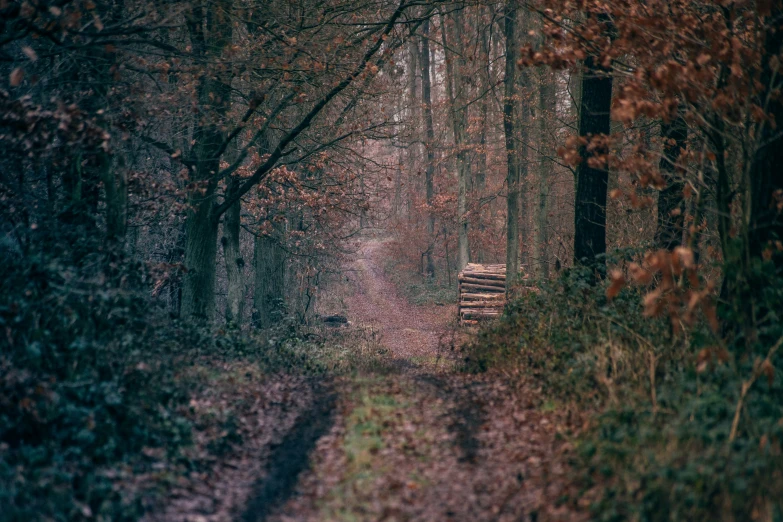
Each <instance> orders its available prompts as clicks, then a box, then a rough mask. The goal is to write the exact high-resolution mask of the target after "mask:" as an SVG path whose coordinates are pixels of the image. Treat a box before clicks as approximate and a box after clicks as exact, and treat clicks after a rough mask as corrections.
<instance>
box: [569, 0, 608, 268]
mask: <svg viewBox="0 0 783 522" xmlns="http://www.w3.org/2000/svg"><path fill="white" fill-rule="evenodd" d="M598 18H599V22H601V23H603V24H605V25H608V24H609V19H608V17H607V15H605V14H600V15H598ZM599 60H600V57H598V56H595V55H589V56H588V57H587V58H586V59H585V62H584V67H583V71H582V85H581V89H580V91H581V100H580V108H579V136H585V137H587V138H588V139H590V138H591V137H595V136H599V135H606V136H608V135H609V132H610V114H609V111H610V108H611V103H612V74H611V72H612V71H611V66H610V67H603V65H602V64H601V63H600V62H599ZM607 152H608V151H592V152H591V151H590V150H589V149H588V148H587V147H586V146H582V147H580V151H579V153H580V156H581V158H582V161H581V162H580V163H579V165H578V166H577V168H576V201H575V203H574V261H575V262H576V263H584V264H585V265H587V266H591V267H593V268H595V269H597V270H598V271H599V272H601V273H603V272H605V268H606V260H605V259H604V258H603V257H601V258H600V259H596V256H601V255H602V254H606V191H607V186H608V181H609V173H608V170H607V168H606V167H605V166H603V165H601V166H590V159H591V158H592V157H595V156H599V155H601V154H602V153H607Z"/></svg>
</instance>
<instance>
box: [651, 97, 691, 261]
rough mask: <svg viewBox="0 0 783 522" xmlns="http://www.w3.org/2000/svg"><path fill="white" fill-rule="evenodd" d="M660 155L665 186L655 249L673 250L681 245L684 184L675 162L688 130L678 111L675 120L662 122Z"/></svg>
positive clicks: (661, 199)
mask: <svg viewBox="0 0 783 522" xmlns="http://www.w3.org/2000/svg"><path fill="white" fill-rule="evenodd" d="M661 137H662V138H663V154H662V155H661V162H660V170H661V173H662V174H663V177H664V180H665V181H666V187H665V188H664V189H663V190H661V191H660V192H659V193H658V226H657V228H656V230H655V246H656V247H657V248H663V249H666V250H674V248H675V247H678V246H680V244H681V243H682V234H683V223H684V222H685V205H684V199H683V195H682V190H683V188H684V183H683V180H682V178H681V177H678V175H677V167H676V166H677V160H678V159H679V157H680V152H681V151H682V149H683V148H684V147H685V140H686V139H687V138H688V127H687V125H686V123H685V120H684V119H683V117H682V112H678V114H677V117H676V118H675V119H674V120H673V121H671V122H669V123H667V122H661Z"/></svg>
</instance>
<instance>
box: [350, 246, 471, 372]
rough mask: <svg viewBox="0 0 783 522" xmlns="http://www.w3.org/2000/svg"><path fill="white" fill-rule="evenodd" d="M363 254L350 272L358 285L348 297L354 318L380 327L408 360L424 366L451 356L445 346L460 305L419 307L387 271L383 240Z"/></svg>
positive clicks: (388, 343)
mask: <svg viewBox="0 0 783 522" xmlns="http://www.w3.org/2000/svg"><path fill="white" fill-rule="evenodd" d="M359 255H360V257H359V258H358V259H357V260H356V262H355V263H354V264H353V266H352V267H351V268H352V270H351V272H349V273H350V274H351V276H350V279H351V282H352V284H353V288H354V292H353V293H352V294H351V295H349V296H348V297H347V299H346V301H347V303H348V309H349V312H350V315H351V319H352V320H353V321H354V322H356V323H358V324H360V325H362V326H369V327H372V328H374V329H377V330H378V331H379V332H380V334H381V339H380V340H381V343H383V345H384V346H386V347H387V348H388V349H389V350H390V351H391V354H392V357H393V358H394V359H397V360H399V361H402V362H404V363H408V364H414V365H421V364H427V363H432V362H434V361H437V360H438V359H439V358H443V357H449V356H451V355H452V354H451V353H450V352H449V351H448V350H446V349H445V348H447V347H448V346H447V345H448V340H449V333H450V332H451V331H452V330H453V328H454V322H455V321H454V318H455V316H456V306H455V305H444V306H432V307H426V306H415V305H412V304H411V303H409V302H408V301H407V300H406V299H405V298H404V297H402V296H400V295H399V292H398V290H397V288H396V287H395V286H394V284H393V283H392V282H391V281H390V280H389V279H388V277H386V275H385V273H384V271H383V267H382V260H383V243H382V242H381V241H369V242H367V243H365V244H364V246H363V248H362V249H361V250H360V251H359Z"/></svg>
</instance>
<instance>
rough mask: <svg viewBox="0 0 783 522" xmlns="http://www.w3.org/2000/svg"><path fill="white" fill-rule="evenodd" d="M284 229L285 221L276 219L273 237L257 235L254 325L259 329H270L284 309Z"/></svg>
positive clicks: (278, 319) (255, 247) (255, 243)
mask: <svg viewBox="0 0 783 522" xmlns="http://www.w3.org/2000/svg"><path fill="white" fill-rule="evenodd" d="M284 228H285V227H284V223H282V222H274V226H273V234H272V235H271V236H256V238H255V242H254V250H255V259H254V265H255V288H254V291H253V324H254V325H255V326H256V328H269V327H271V326H273V325H275V324H277V323H278V322H279V321H280V319H281V318H282V316H283V314H284V312H285V275H286V269H285V268H286V266H285V265H286V253H285V250H284V249H283V246H282V241H284V239H285V237H284V232H285V230H284Z"/></svg>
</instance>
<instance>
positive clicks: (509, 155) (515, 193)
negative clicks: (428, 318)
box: [503, 0, 519, 292]
mask: <svg viewBox="0 0 783 522" xmlns="http://www.w3.org/2000/svg"><path fill="white" fill-rule="evenodd" d="M516 19H517V6H516V1H515V0H507V3H506V8H505V14H504V27H503V33H504V36H505V38H506V74H505V78H504V79H503V84H504V88H505V89H504V94H503V132H504V134H505V138H506V161H507V172H506V190H507V196H506V202H507V211H506V292H509V291H510V290H511V287H512V285H513V284H514V282H515V281H516V279H517V276H518V275H519V164H518V160H519V158H518V153H517V145H516V138H517V132H516V118H515V116H516V114H515V111H514V104H515V100H516V93H517V77H516V76H517V74H516V73H517V54H518V47H519V46H518V44H517V35H516V22H517V20H516Z"/></svg>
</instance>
